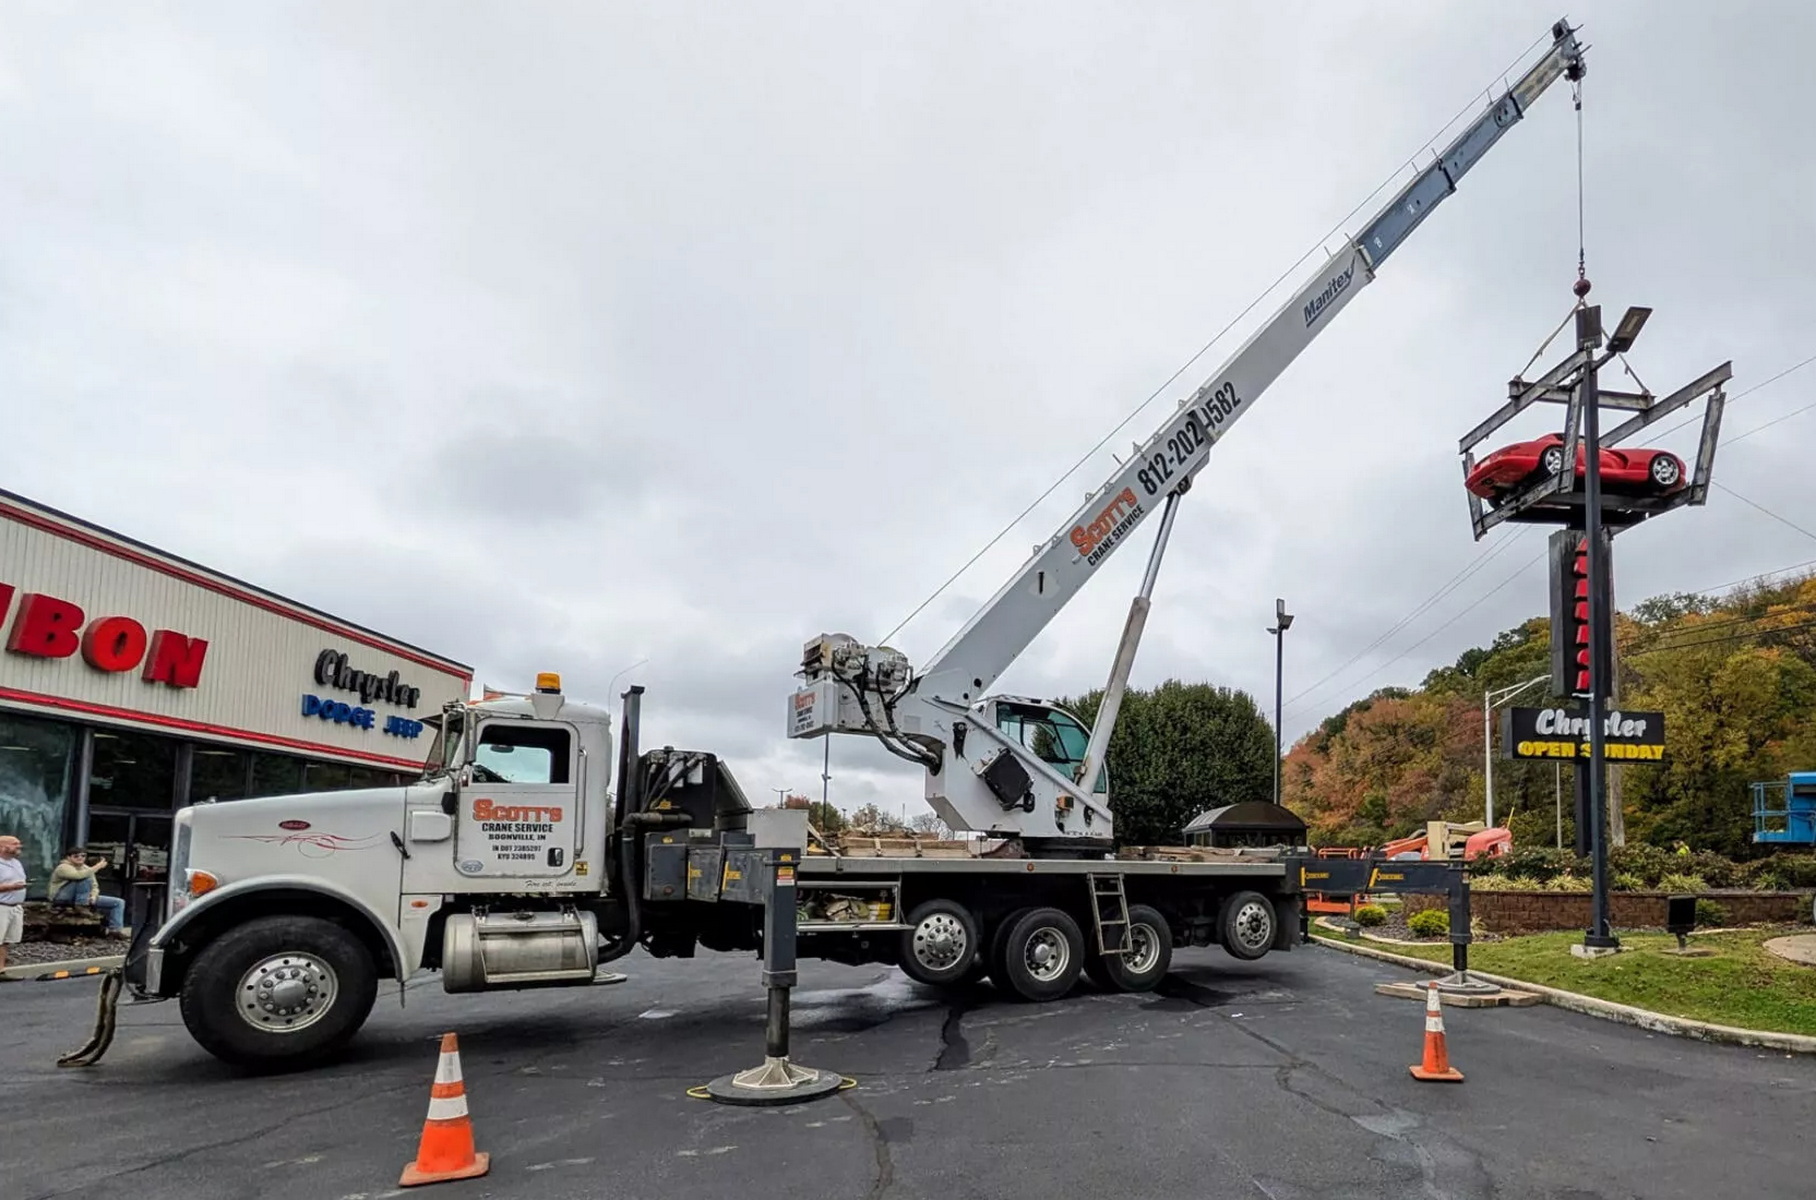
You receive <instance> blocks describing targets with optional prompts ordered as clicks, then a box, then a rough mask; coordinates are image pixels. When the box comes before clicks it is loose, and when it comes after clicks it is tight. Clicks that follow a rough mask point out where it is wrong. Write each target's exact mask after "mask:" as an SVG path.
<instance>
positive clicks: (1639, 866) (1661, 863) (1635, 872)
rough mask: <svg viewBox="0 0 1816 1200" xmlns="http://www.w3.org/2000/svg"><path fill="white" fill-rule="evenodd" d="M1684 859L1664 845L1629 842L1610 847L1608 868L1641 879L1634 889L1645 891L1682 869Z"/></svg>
mask: <svg viewBox="0 0 1816 1200" xmlns="http://www.w3.org/2000/svg"><path fill="white" fill-rule="evenodd" d="M1682 862H1683V860H1682V859H1680V858H1678V857H1676V856H1675V855H1673V854H1671V853H1670V852H1669V851H1667V850H1666V849H1665V848H1664V847H1663V846H1654V845H1651V844H1649V843H1646V842H1628V843H1627V844H1626V845H1625V846H1610V847H1608V869H1609V870H1610V871H1615V872H1618V873H1619V874H1622V875H1631V876H1633V877H1634V878H1636V879H1638V880H1639V881H1640V886H1639V887H1636V888H1632V889H1629V890H1632V891H1643V890H1645V889H1646V888H1652V887H1657V886H1658V881H1659V880H1660V879H1662V878H1664V877H1665V876H1666V875H1669V874H1670V873H1671V872H1673V871H1677V870H1681V869H1682Z"/></svg>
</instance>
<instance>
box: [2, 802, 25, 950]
mask: <svg viewBox="0 0 1816 1200" xmlns="http://www.w3.org/2000/svg"><path fill="white" fill-rule="evenodd" d="M24 848H25V843H23V842H21V841H20V840H19V839H18V838H16V837H13V836H12V835H11V834H7V835H5V836H0V971H4V970H6V955H7V947H8V946H16V945H18V944H19V943H20V942H21V941H23V940H24V939H25V882H26V880H25V864H24V863H23V862H21V861H20V860H19V851H21V850H23V849H24Z"/></svg>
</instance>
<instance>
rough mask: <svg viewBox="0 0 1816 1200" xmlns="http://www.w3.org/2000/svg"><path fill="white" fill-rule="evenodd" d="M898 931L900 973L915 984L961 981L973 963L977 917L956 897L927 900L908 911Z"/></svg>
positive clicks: (968, 972)
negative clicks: (905, 919) (901, 929)
mask: <svg viewBox="0 0 1816 1200" xmlns="http://www.w3.org/2000/svg"><path fill="white" fill-rule="evenodd" d="M908 926H909V928H908V929H906V930H904V931H903V932H902V944H901V952H900V963H901V967H902V974H904V975H906V976H908V978H910V979H912V980H914V981H915V982H916V983H929V984H934V985H936V986H940V987H944V986H948V985H951V984H956V983H964V982H965V981H966V979H967V978H968V977H969V975H970V973H971V968H972V966H973V965H974V964H975V963H976V962H977V959H978V957H979V954H978V942H979V941H980V940H981V934H980V933H979V930H978V921H977V917H975V916H974V915H972V912H971V910H970V909H968V908H966V907H965V906H964V905H963V904H960V903H959V902H958V901H956V900H929V901H927V902H926V903H924V904H920V905H917V906H916V907H915V910H914V911H913V912H912V913H910V914H908Z"/></svg>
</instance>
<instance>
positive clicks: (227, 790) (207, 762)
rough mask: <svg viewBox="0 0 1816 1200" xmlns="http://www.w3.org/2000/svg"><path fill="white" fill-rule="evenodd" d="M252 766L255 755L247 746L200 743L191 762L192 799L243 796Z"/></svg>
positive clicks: (223, 798) (197, 801)
mask: <svg viewBox="0 0 1816 1200" xmlns="http://www.w3.org/2000/svg"><path fill="white" fill-rule="evenodd" d="M251 770H252V755H250V754H248V753H246V751H244V750H225V749H222V748H221V747H219V746H197V747H196V748H195V756H194V758H193V759H192V760H191V762H190V765H189V802H190V803H191V804H196V803H199V802H201V801H203V800H238V799H241V798H242V797H244V796H245V795H246V777H247V775H248V773H249V772H250V771H251Z"/></svg>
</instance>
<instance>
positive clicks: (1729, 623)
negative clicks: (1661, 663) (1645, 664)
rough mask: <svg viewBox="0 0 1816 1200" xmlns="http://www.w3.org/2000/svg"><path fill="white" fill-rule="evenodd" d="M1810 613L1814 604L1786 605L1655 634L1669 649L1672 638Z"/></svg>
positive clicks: (1698, 622)
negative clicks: (1767, 610) (1662, 639)
mask: <svg viewBox="0 0 1816 1200" xmlns="http://www.w3.org/2000/svg"><path fill="white" fill-rule="evenodd" d="M1810 612H1816V604H1786V605H1782V606H1780V607H1779V608H1778V609H1776V610H1775V611H1772V612H1766V613H1755V614H1753V615H1752V616H1738V617H1724V618H1722V619H1721V620H1719V621H1697V622H1696V623H1695V624H1693V625H1686V626H1683V627H1682V628H1678V629H1664V630H1658V631H1655V632H1657V633H1658V635H1659V636H1660V637H1661V638H1664V639H1667V644H1666V645H1665V646H1664V647H1663V648H1664V649H1670V648H1671V646H1670V644H1669V639H1671V638H1674V637H1677V638H1683V637H1695V636H1696V635H1698V634H1701V633H1707V632H1709V631H1710V630H1715V629H1731V628H1733V627H1734V626H1736V625H1758V624H1760V623H1761V622H1763V621H1770V620H1773V619H1775V618H1777V617H1782V616H1790V615H1793V614H1797V613H1810ZM1651 648H1652V647H1649V649H1651Z"/></svg>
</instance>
